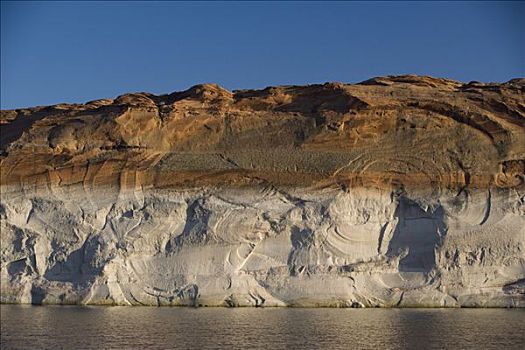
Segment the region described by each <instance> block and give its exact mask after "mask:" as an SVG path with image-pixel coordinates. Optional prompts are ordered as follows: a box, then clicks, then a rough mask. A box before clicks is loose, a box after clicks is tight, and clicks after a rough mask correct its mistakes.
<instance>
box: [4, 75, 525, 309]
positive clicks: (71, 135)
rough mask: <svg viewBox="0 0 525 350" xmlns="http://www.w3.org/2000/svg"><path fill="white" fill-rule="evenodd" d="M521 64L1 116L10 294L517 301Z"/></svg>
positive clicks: (522, 268) (521, 220)
mask: <svg viewBox="0 0 525 350" xmlns="http://www.w3.org/2000/svg"><path fill="white" fill-rule="evenodd" d="M524 93H525V79H513V80H511V81H509V82H507V83H501V84H500V83H490V84H488V83H480V82H470V83H468V84H464V83H460V82H456V81H452V80H448V79H436V78H431V77H421V76H412V75H409V76H389V77H378V78H373V79H370V80H367V81H365V82H362V83H359V84H352V85H351V84H342V83H327V84H322V85H309V86H279V87H269V88H266V89H264V90H242V91H233V92H230V91H228V90H226V89H223V88H221V87H219V86H217V85H212V84H206V85H198V86H194V87H192V88H190V89H189V90H187V91H183V92H174V93H171V94H167V95H160V96H157V95H153V94H149V93H133V94H126V95H122V96H119V97H117V98H116V99H113V100H111V99H103V100H97V101H91V102H88V103H85V104H59V105H55V106H48V107H35V108H27V109H18V110H7V111H2V113H1V118H0V122H1V124H0V125H1V126H0V128H1V129H0V130H1V137H0V152H1V153H0V162H1V170H0V176H1V179H0V180H1V201H0V228H1V270H0V271H1V288H0V292H1V297H0V301H1V302H2V303H34V304H109V305H190V306H334V307H377V306H379V307H460V306H464V307H525V98H524Z"/></svg>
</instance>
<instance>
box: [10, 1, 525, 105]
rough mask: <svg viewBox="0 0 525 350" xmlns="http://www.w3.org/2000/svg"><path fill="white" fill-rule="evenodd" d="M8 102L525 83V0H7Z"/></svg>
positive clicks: (53, 101)
mask: <svg viewBox="0 0 525 350" xmlns="http://www.w3.org/2000/svg"><path fill="white" fill-rule="evenodd" d="M1 10H2V11H1V107H2V109H6V108H18V107H27V106H33V105H48V104H56V103H60V102H85V101H88V100H91V99H97V98H104V97H114V96H116V95H119V94H122V93H125V92H134V91H148V92H152V93H168V92H172V91H177V90H184V89H187V88H188V87H190V86H192V85H195V84H198V83H204V82H210V83H218V84H220V85H222V86H224V87H226V88H228V89H242V88H264V87H266V86H269V85H282V84H308V83H323V82H326V81H342V82H358V81H362V80H365V79H367V78H370V77H373V76H380V75H389V74H406V73H413V74H422V75H432V76H438V77H448V78H452V79H457V80H461V81H471V80H479V81H507V80H509V79H511V78H514V77H518V76H521V77H523V76H525V21H523V18H525V3H523V2H521V3H520V2H501V1H500V2H460V3H453V2H425V3H419V2H418V3H414V2H375V3H365V2H281V3H277V2H255V3H254V2H244V3H243V2H211V3H207V2H198V3H184V2H153V3H152V2H111V3H108V2H81V3H79V2H71V3H69V2H5V1H2V5H1Z"/></svg>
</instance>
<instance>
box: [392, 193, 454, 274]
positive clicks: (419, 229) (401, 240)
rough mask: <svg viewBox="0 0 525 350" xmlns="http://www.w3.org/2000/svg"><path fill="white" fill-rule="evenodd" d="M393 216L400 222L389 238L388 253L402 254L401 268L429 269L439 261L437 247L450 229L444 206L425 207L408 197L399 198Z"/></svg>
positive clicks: (405, 270) (426, 271) (406, 270)
mask: <svg viewBox="0 0 525 350" xmlns="http://www.w3.org/2000/svg"><path fill="white" fill-rule="evenodd" d="M394 216H395V217H396V218H397V219H398V224H397V226H396V228H395V231H394V233H393V235H392V239H391V240H390V243H389V246H388V251H387V256H389V257H396V256H403V255H404V256H403V257H402V258H401V259H400V261H399V271H401V272H424V273H428V272H430V271H431V270H432V269H433V268H434V267H435V265H436V249H437V248H439V247H440V246H441V245H442V242H443V238H444V236H445V235H446V233H447V226H446V224H445V222H444V211H443V208H442V207H441V206H438V207H436V208H434V209H433V210H432V209H428V210H426V211H425V210H423V209H422V208H421V206H420V205H419V204H418V203H416V202H414V201H412V200H410V199H408V198H405V197H401V198H399V204H398V206H397V208H396V211H395V214H394Z"/></svg>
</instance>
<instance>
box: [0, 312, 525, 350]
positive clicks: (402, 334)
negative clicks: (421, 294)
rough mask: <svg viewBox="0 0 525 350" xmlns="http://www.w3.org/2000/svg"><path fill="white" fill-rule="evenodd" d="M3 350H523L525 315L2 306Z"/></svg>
mask: <svg viewBox="0 0 525 350" xmlns="http://www.w3.org/2000/svg"><path fill="white" fill-rule="evenodd" d="M0 310H1V349H2V350H6V349H73V348H80V349H131V348H134V349H146V348H147V349H165V348H178V349H188V348H193V349H374V350H378V349H521V350H522V349H524V348H525V310H519V309H511V310H507V309H291V308H266V309H263V308H257V309H256V308H233V309H227V308H169V307H164V308H155V307H77V306H21V305H2V306H1V307H0Z"/></svg>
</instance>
